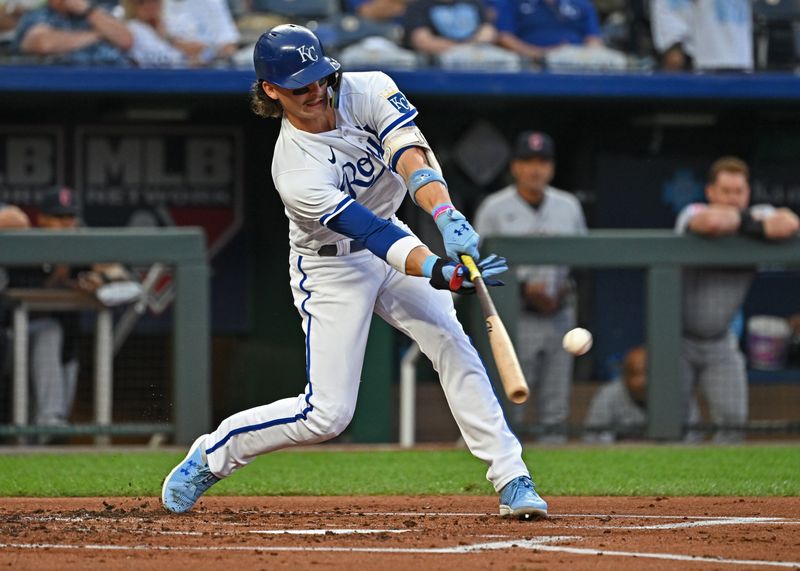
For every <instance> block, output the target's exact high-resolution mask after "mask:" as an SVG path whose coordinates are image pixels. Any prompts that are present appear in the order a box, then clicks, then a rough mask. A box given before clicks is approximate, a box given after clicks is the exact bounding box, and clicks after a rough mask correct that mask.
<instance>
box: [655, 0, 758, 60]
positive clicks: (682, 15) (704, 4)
mask: <svg viewBox="0 0 800 571" xmlns="http://www.w3.org/2000/svg"><path fill="white" fill-rule="evenodd" d="M751 2H752V0H714V1H711V0H707V1H695V0H650V27H651V29H652V33H653V44H654V46H655V48H656V51H657V52H658V53H659V54H660V56H661V61H662V68H663V69H664V70H667V71H680V70H682V69H687V68H693V69H695V70H698V71H726V70H728V71H750V70H752V69H753V7H752V4H751Z"/></svg>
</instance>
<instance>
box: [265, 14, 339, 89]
mask: <svg viewBox="0 0 800 571" xmlns="http://www.w3.org/2000/svg"><path fill="white" fill-rule="evenodd" d="M253 65H254V66H255V68H256V75H257V76H258V79H259V80H263V81H269V82H270V83H273V84H275V85H278V86H280V87H285V88H287V89H296V88H298V87H304V86H306V85H308V84H310V83H314V82H315V81H319V80H320V79H322V78H323V77H326V76H328V75H331V74H332V73H336V72H337V71H338V70H339V68H340V67H341V66H340V65H339V62H338V61H336V60H335V59H332V58H329V57H327V56H326V55H325V52H324V50H323V49H322V44H321V43H320V42H319V38H317V36H316V35H314V32H312V31H311V30H309V29H308V28H304V27H303V26H298V25H296V24H284V25H281V26H276V27H274V28H272V29H271V30H270V31H269V32H264V33H263V34H261V37H260V38H258V42H256V47H255V49H254V50H253Z"/></svg>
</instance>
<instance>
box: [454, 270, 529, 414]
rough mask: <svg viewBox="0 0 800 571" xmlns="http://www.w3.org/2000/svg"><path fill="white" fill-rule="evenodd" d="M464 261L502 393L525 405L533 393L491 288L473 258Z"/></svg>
mask: <svg viewBox="0 0 800 571" xmlns="http://www.w3.org/2000/svg"><path fill="white" fill-rule="evenodd" d="M461 261H462V262H463V263H464V265H465V266H466V267H467V269H468V270H469V279H470V280H471V281H472V283H473V284H475V293H476V294H477V295H478V301H480V304H481V311H482V312H483V317H484V319H485V322H486V333H487V334H488V336H489V345H490V346H491V348H492V356H493V357H494V362H495V365H497V372H498V373H499V374H500V381H501V382H502V383H503V390H504V391H505V393H506V396H507V397H508V398H509V400H510V401H511V402H513V403H517V404H520V403H523V402H525V401H526V400H528V395H529V393H530V391H529V390H528V383H526V382H525V376H524V375H523V374H522V367H520V366H519V359H518V358H517V352H516V351H515V350H514V345H513V344H512V343H511V338H510V337H509V336H508V331H506V327H505V325H504V324H503V320H502V319H500V316H499V315H498V314H497V309H495V306H494V302H493V301H492V296H491V295H489V288H487V287H486V284H485V283H484V282H483V277H481V272H480V270H478V266H477V265H476V264H475V260H473V259H472V257H471V256H467V255H463V256H461Z"/></svg>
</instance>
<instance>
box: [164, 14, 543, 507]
mask: <svg viewBox="0 0 800 571" xmlns="http://www.w3.org/2000/svg"><path fill="white" fill-rule="evenodd" d="M254 63H255V70H256V74H257V76H258V82H257V83H256V84H255V85H254V87H253V99H252V101H253V108H254V111H255V112H256V113H257V114H258V115H261V116H265V117H276V118H277V117H282V120H281V132H280V136H279V137H278V141H277V143H276V144H275V153H274V158H273V162H272V177H273V180H274V182H275V187H276V188H277V190H278V193H279V195H280V197H281V200H282V201H283V204H284V206H285V211H286V215H287V217H288V218H289V245H290V251H289V273H290V279H291V287H292V293H293V295H294V300H295V306H296V307H297V309H298V311H299V313H300V317H301V322H302V327H303V332H304V333H305V336H306V375H307V385H306V388H305V391H304V392H303V393H302V394H300V395H298V396H295V397H291V398H286V399H283V400H279V401H276V402H273V403H271V404H268V405H264V406H259V407H256V408H252V409H250V410H245V411H243V412H240V413H237V414H235V415H233V416H231V417H230V418H227V419H225V420H223V421H222V423H221V424H220V426H219V427H218V428H217V429H216V430H215V431H214V432H212V433H211V434H205V435H202V436H200V437H199V438H198V439H197V440H196V441H195V443H194V444H193V445H192V447H191V449H190V450H189V453H188V455H187V456H186V458H185V459H184V460H183V461H182V462H181V463H180V464H178V466H176V467H175V468H174V469H173V470H172V472H170V474H169V475H168V476H167V478H166V480H165V482H164V486H163V490H162V501H163V502H164V505H165V507H166V508H167V509H169V510H171V511H174V512H184V511H186V510H188V509H190V508H191V507H192V506H193V505H194V503H195V502H196V501H197V500H198V499H199V498H200V496H201V495H202V494H203V493H204V492H205V491H206V490H207V489H208V488H209V487H210V486H212V485H213V484H214V483H216V482H218V481H219V480H220V479H221V478H224V477H226V476H228V475H230V474H231V473H232V472H234V471H235V470H237V469H238V468H241V467H242V466H245V465H246V464H248V463H250V462H251V461H252V460H253V459H254V458H255V457H256V456H259V455H261V454H265V453H267V452H270V451H272V450H277V449H280V448H285V447H287V446H293V445H297V444H313V443H317V442H323V441H325V440H329V439H331V438H333V437H335V436H337V435H338V434H340V433H341V432H342V431H343V430H344V429H345V428H346V427H347V425H348V424H349V423H350V420H351V419H352V417H353V412H354V409H355V404H356V397H357V395H358V386H359V383H360V378H361V368H362V364H363V359H364V351H365V348H366V344H367V334H368V332H369V327H370V322H371V318H372V313H373V312H375V313H377V314H378V315H380V316H381V317H382V318H383V319H384V320H386V321H387V322H388V323H390V324H391V325H393V326H394V327H396V328H397V329H399V330H400V331H403V332H404V333H406V334H407V335H409V336H410V337H411V338H412V339H414V341H416V342H417V343H418V344H419V346H420V348H421V349H422V351H423V352H424V353H425V354H426V355H427V356H428V357H429V358H430V359H431V361H432V362H433V365H434V367H435V368H436V370H437V371H438V372H439V374H440V377H441V383H442V387H443V388H444V391H445V394H446V396H447V400H448V403H449V405H450V408H451V410H452V411H453V415H454V417H455V420H456V422H457V423H458V426H459V428H460V429H461V434H462V435H463V437H464V441H465V442H466V443H467V446H469V449H470V451H471V452H472V453H473V454H474V455H475V456H476V457H478V458H480V459H481V460H483V461H484V462H486V464H487V465H488V467H489V468H488V473H487V478H488V479H489V481H490V482H491V483H492V485H493V486H494V488H495V490H497V491H498V492H500V513H501V514H502V515H511V516H516V517H529V516H544V515H546V514H547V504H546V503H545V501H544V500H542V499H541V498H540V497H539V495H538V494H537V493H536V491H535V489H534V486H533V483H532V482H531V479H530V474H529V472H528V469H527V467H526V466H525V463H524V462H523V461H522V448H521V446H520V443H519V441H518V440H517V439H516V437H515V436H514V434H512V432H511V431H510V430H509V428H508V425H507V424H506V421H505V419H504V417H503V412H502V410H501V408H500V404H499V403H498V401H497V398H496V397H495V394H494V391H493V390H492V385H491V383H490V381H489V379H488V378H487V376H486V371H485V370H484V367H483V364H482V363H481V359H480V357H479V356H478V354H477V352H476V351H475V349H474V348H473V347H472V345H471V344H470V342H469V339H468V338H467V336H466V334H465V333H464V331H463V329H462V328H461V325H460V323H459V322H458V320H457V319H456V313H455V310H454V309H453V301H452V297H451V295H450V291H451V290H452V291H457V292H462V293H463V292H466V291H469V290H470V289H472V288H473V285H472V284H471V283H470V282H469V280H468V277H467V274H466V273H465V272H464V271H463V268H462V267H461V265H460V264H458V263H457V262H456V261H454V260H458V256H459V254H468V255H470V256H472V257H473V258H475V259H476V260H477V259H480V255H479V253H478V248H477V244H478V235H477V234H476V233H475V231H474V230H473V228H472V226H470V224H469V223H468V222H467V220H466V219H465V218H464V216H463V215H462V214H461V213H459V212H458V211H457V210H456V209H455V208H453V205H452V203H451V201H450V197H449V194H448V191H447V185H446V183H445V181H444V178H443V177H442V173H441V169H440V168H439V164H438V163H437V161H436V158H435V157H434V155H433V152H432V151H431V149H430V147H429V146H428V143H427V142H426V140H425V138H424V137H423V136H422V133H421V132H420V130H419V129H418V128H417V126H416V125H415V124H414V119H415V117H416V115H417V110H416V108H415V107H414V106H413V105H411V103H409V102H408V100H407V99H406V98H405V96H404V95H403V94H402V93H401V92H400V91H399V90H398V88H397V86H396V85H395V84H394V82H393V81H392V80H391V79H390V78H389V77H388V76H386V75H384V74H383V73H379V72H365V73H341V72H340V69H339V68H340V66H339V63H338V62H336V61H335V60H333V59H331V58H328V57H326V56H325V54H324V52H323V49H322V46H321V45H320V42H319V39H318V38H317V37H316V36H315V35H314V34H313V33H312V32H311V31H309V30H307V29H306V28H303V27H301V26H295V25H284V26H278V27H276V28H274V29H272V30H270V31H269V32H267V33H265V34H263V35H262V36H261V38H260V39H259V41H258V43H257V44H256V47H255V52H254ZM406 192H409V193H410V194H411V197H412V199H413V200H414V202H415V203H416V204H418V205H419V206H420V207H421V208H424V209H425V210H427V211H428V212H430V213H431V214H432V216H433V217H434V219H435V220H436V224H437V226H438V227H439V229H440V230H441V232H442V236H443V239H444V243H445V249H446V251H447V254H448V256H449V257H450V258H451V260H443V259H440V258H439V257H437V256H435V255H433V254H432V253H431V251H430V250H429V249H428V248H427V246H425V245H424V244H423V243H422V242H421V241H420V240H419V239H418V238H417V237H416V236H414V234H413V233H412V232H411V230H409V228H408V226H406V225H405V224H404V223H403V222H402V221H400V220H399V219H398V218H397V217H396V216H395V212H396V210H397V209H398V208H399V207H400V204H401V203H402V201H403V198H404V196H405V193H406ZM479 266H480V268H481V271H482V273H483V275H484V276H485V277H486V278H491V276H493V275H496V274H498V273H500V272H502V271H505V270H506V269H507V267H506V263H505V259H504V258H500V257H497V256H494V255H492V256H488V257H487V258H485V259H483V260H481V261H480V263H479ZM415 276H424V277H426V278H428V279H427V280H425V279H419V277H415ZM486 283H487V284H490V285H497V284H498V283H499V282H497V281H495V280H492V279H487V280H486ZM431 286H433V287H431Z"/></svg>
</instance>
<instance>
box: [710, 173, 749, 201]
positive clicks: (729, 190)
mask: <svg viewBox="0 0 800 571" xmlns="http://www.w3.org/2000/svg"><path fill="white" fill-rule="evenodd" d="M706 196H707V197H708V201H709V202H710V203H711V204H721V205H725V206H733V207H734V208H738V209H739V210H743V209H745V208H747V205H748V204H749V203H750V185H749V184H747V177H745V176H744V174H743V173H739V172H731V171H722V172H720V173H719V174H718V175H717V180H716V181H714V183H712V184H709V185H708V186H707V187H706Z"/></svg>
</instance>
